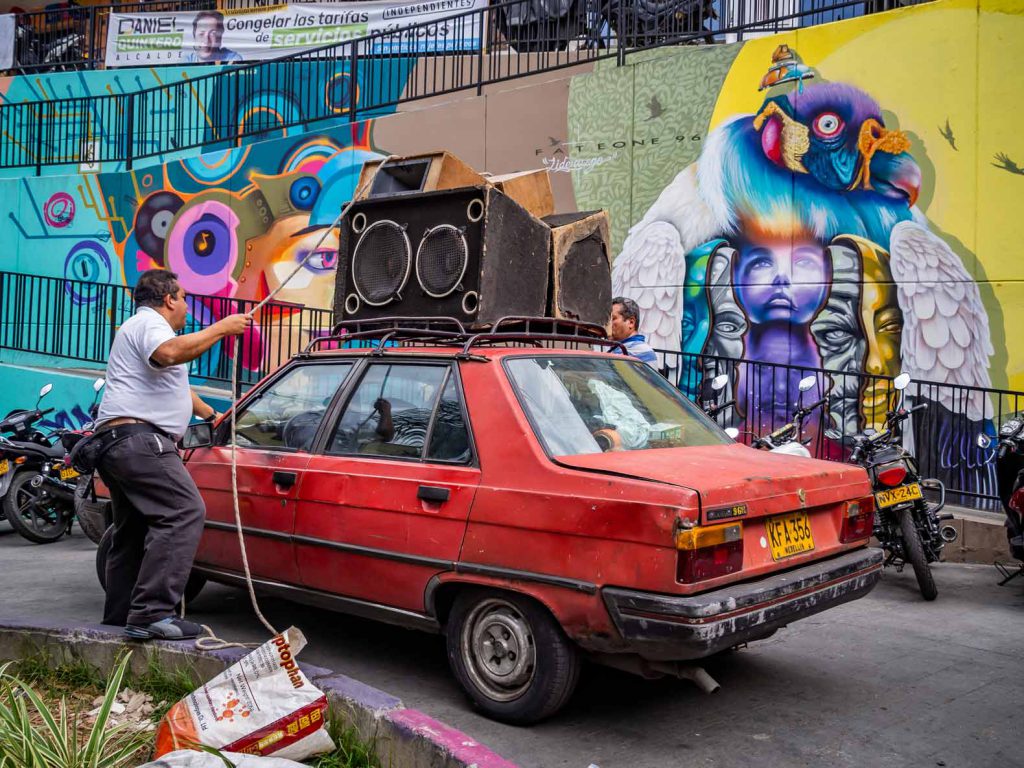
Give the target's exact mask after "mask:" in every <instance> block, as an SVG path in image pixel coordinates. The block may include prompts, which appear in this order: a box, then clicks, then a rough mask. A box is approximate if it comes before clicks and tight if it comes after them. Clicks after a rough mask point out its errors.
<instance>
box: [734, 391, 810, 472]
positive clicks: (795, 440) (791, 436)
mask: <svg viewBox="0 0 1024 768" xmlns="http://www.w3.org/2000/svg"><path fill="white" fill-rule="evenodd" d="M817 383H818V380H817V378H815V377H814V376H805V377H804V378H802V379H800V383H799V384H798V385H797V389H799V390H800V396H799V399H798V400H797V403H796V411H794V412H793V419H792V420H791V421H789V422H788V423H786V424H783V425H782V426H781V427H779V428H778V429H776V430H775V431H774V432H772V433H771V434H768V435H765V436H764V437H756V436H755V437H754V439H753V440H751V442H750V446H751V447H752V448H760V449H761V450H766V451H771V452H772V453H782V454H786V455H787V456H800V457H802V458H805V459H809V458H811V452H810V451H809V450H808V449H807V443H809V442H810V440H804V437H803V428H804V420H805V419H806V418H807V417H808V416H810V415H811V414H812V413H813V412H814V411H816V410H817V409H818V408H821V407H822V406H823V405H825V403H826V402H827V400H828V393H827V392H826V393H825V395H826V396H825V397H823V398H821V399H820V400H817V401H816V402H814V403H812V404H811V405H808V406H806V407H804V405H803V398H804V392H808V391H810V390H811V389H813V388H814V386H815V385H816V384H817ZM725 433H726V434H727V435H729V437H731V438H733V439H734V440H735V439H736V438H737V437H739V435H740V431H739V430H738V429H736V428H735V427H729V428H727V429H726V430H725ZM748 434H751V433H748Z"/></svg>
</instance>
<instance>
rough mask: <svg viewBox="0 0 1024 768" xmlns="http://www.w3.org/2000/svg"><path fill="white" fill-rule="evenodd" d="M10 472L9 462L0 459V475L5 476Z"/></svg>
mask: <svg viewBox="0 0 1024 768" xmlns="http://www.w3.org/2000/svg"><path fill="white" fill-rule="evenodd" d="M10 471H11V462H9V461H8V460H7V459H0V475H6V474H7V473H8V472H10Z"/></svg>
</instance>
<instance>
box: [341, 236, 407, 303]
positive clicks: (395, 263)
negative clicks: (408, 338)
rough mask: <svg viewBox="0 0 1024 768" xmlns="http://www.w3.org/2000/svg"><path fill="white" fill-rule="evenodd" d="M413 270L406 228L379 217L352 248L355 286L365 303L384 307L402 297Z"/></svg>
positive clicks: (353, 284)
mask: <svg viewBox="0 0 1024 768" xmlns="http://www.w3.org/2000/svg"><path fill="white" fill-rule="evenodd" d="M411 270H412V245H411V244H410V243H409V236H408V235H406V234H405V228H404V227H402V226H401V225H399V224H397V223H396V222H394V221H390V220H387V219H386V220H384V221H375V222H374V223H373V224H371V225H370V226H369V227H367V228H366V231H365V232H363V234H362V236H361V237H360V238H359V242H358V243H357V244H356V247H355V250H354V251H353V252H352V287H353V288H355V291H356V293H357V294H359V298H360V299H361V300H362V302H363V303H364V304H369V305H370V306H371V307H381V306H383V305H385V304H387V303H388V302H390V301H394V300H395V299H398V298H401V293H402V290H403V289H404V288H405V284H406V283H407V282H408V281H409V273H410V271H411Z"/></svg>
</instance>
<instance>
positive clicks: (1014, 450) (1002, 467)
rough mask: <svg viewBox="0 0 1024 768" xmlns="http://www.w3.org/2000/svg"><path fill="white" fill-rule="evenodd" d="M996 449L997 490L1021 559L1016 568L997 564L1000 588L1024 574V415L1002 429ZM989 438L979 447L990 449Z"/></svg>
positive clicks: (1013, 551) (1008, 533)
mask: <svg viewBox="0 0 1024 768" xmlns="http://www.w3.org/2000/svg"><path fill="white" fill-rule="evenodd" d="M998 441H999V442H998V447H997V449H996V455H995V462H996V487H997V488H998V490H999V500H1000V501H1001V502H1002V504H1003V511H1004V512H1005V513H1006V520H1005V521H1004V523H1003V524H1004V525H1005V526H1006V540H1007V545H1008V547H1009V551H1010V556H1011V557H1012V558H1014V559H1015V560H1017V561H1018V562H1017V564H1016V569H1014V567H1013V566H1008V565H1006V564H1004V563H1000V562H998V561H997V562H996V564H995V566H996V568H997V569H999V572H1000V573H1001V574H1002V576H1003V579H1002V581H1000V582H999V586H1003V585H1004V584H1008V583H1009V582H1010V581H1012V580H1013V579H1015V578H1017V577H1019V576H1022V575H1024V415H1022V414H1016V415H1015V416H1014V417H1013V418H1011V419H1008V420H1007V421H1005V422H1004V423H1003V424H1002V425H1001V426H1000V427H999V435H998ZM991 444H992V440H991V438H989V437H988V435H979V436H978V445H979V446H980V447H982V448H989V447H990V446H991Z"/></svg>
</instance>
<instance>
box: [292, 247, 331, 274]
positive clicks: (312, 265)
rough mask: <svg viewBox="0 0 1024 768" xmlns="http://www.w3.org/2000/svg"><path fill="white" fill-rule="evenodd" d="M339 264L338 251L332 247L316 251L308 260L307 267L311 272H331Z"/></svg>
mask: <svg viewBox="0 0 1024 768" xmlns="http://www.w3.org/2000/svg"><path fill="white" fill-rule="evenodd" d="M300 261H301V259H300ZM337 266H338V252H337V251H335V250H333V249H330V248H324V249H322V250H319V251H316V252H314V253H313V255H312V256H310V257H309V261H307V262H306V269H308V270H309V271H310V272H330V271H331V270H333V269H334V268H335V267H337Z"/></svg>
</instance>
